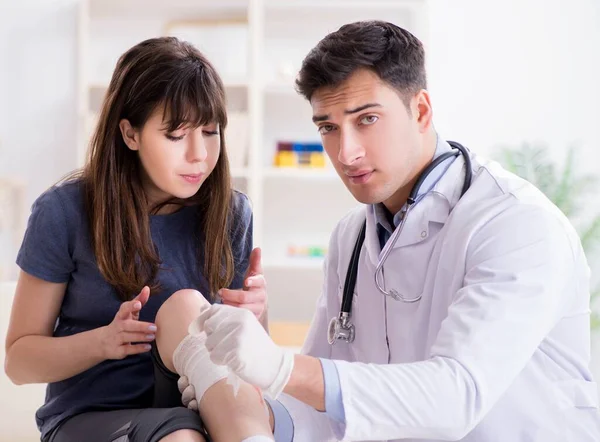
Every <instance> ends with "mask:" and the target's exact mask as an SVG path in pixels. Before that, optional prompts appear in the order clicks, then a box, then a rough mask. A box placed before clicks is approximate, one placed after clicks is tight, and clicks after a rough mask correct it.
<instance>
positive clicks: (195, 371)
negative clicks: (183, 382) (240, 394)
mask: <svg viewBox="0 0 600 442" xmlns="http://www.w3.org/2000/svg"><path fill="white" fill-rule="evenodd" d="M205 342H206V333H204V332H201V333H197V334H193V335H192V334H189V335H187V336H186V337H185V338H183V341H181V342H180V343H179V345H178V346H177V348H176V349H175V352H174V353H173V365H174V366H175V370H176V371H177V373H178V374H179V375H180V376H183V375H185V376H187V377H188V380H189V382H190V384H191V385H193V386H194V389H195V391H196V400H197V401H198V404H200V401H201V400H202V397H203V396H204V393H206V390H208V389H209V388H210V387H212V386H213V385H214V384H216V383H217V382H218V381H220V380H221V379H225V378H227V376H228V375H229V369H228V368H227V367H224V366H221V365H215V364H214V363H213V362H212V361H211V360H210V354H209V352H208V350H207V349H206V346H205V345H204V344H205Z"/></svg>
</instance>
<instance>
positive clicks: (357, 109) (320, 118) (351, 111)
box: [312, 103, 382, 123]
mask: <svg viewBox="0 0 600 442" xmlns="http://www.w3.org/2000/svg"><path fill="white" fill-rule="evenodd" d="M371 107H382V106H381V104H379V103H367V104H363V105H361V106H358V107H355V108H354V109H346V110H345V111H344V114H346V115H351V114H355V113H357V112H360V111H363V110H365V109H369V108H371ZM312 120H313V123H318V122H319V121H326V120H329V114H325V115H313V117H312Z"/></svg>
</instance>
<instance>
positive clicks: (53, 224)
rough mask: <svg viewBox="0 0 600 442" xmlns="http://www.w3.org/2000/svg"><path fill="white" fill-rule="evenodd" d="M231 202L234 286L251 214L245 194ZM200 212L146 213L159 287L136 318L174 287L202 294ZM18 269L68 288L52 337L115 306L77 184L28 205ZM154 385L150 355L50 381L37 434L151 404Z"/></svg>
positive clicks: (242, 268)
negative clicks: (76, 418)
mask: <svg viewBox="0 0 600 442" xmlns="http://www.w3.org/2000/svg"><path fill="white" fill-rule="evenodd" d="M234 202H235V204H234V205H233V206H234V209H233V212H234V213H233V222H232V231H231V232H230V239H231V244H232V250H233V256H234V261H235V265H236V266H235V277H234V280H233V282H232V284H231V285H230V287H231V288H240V287H242V285H243V277H244V274H245V272H246V269H247V267H248V260H249V257H250V252H251V250H252V211H251V208H250V204H249V202H248V199H247V197H246V196H245V195H244V194H242V193H239V192H235V194H234ZM199 210H200V209H199V207H184V208H182V209H180V210H178V211H177V212H175V213H172V214H168V215H154V216H151V221H150V222H151V233H152V241H153V242H154V244H155V246H156V247H157V249H158V253H159V256H160V259H161V261H162V265H161V268H160V270H159V272H158V280H159V282H160V284H161V287H162V290H161V291H160V292H158V293H156V292H154V293H151V296H150V299H149V301H148V303H147V304H146V305H145V306H144V307H143V308H142V310H141V312H140V320H142V321H148V322H154V321H155V318H156V313H157V311H158V309H159V307H160V306H161V305H162V303H163V302H164V301H165V300H166V299H167V298H168V297H169V296H170V295H171V294H172V293H174V292H176V291H177V290H180V289H186V288H193V289H196V290H199V291H200V292H201V293H204V294H206V295H208V293H209V290H208V282H207V280H206V278H205V277H204V275H203V272H202V269H203V268H204V259H203V258H201V257H200V255H202V253H199V239H198V238H199V232H200V231H201V226H200V217H199V215H198V213H199ZM17 264H18V265H19V266H20V267H21V269H23V271H25V272H27V273H29V274H30V275H33V276H36V277H38V278H40V279H43V280H46V281H50V282H57V283H64V282H66V283H67V288H66V292H65V296H64V300H63V303H62V305H61V308H60V314H59V317H58V321H57V324H56V327H55V330H54V334H53V335H54V336H57V337H58V336H70V335H73V334H75V333H80V332H83V331H86V330H91V329H94V328H97V327H102V326H105V325H108V324H110V323H111V322H112V320H113V319H114V316H115V314H116V313H117V311H118V309H119V306H120V305H121V302H122V301H121V300H119V298H118V297H117V295H116V291H115V290H114V289H113V287H112V286H110V285H109V284H108V283H107V282H106V281H105V279H104V278H103V277H102V275H101V274H100V271H99V270H98V267H97V264H96V259H95V256H94V253H93V252H92V248H91V242H90V232H89V223H88V221H87V217H86V214H85V209H84V200H83V185H82V184H81V182H80V181H72V182H68V183H64V184H61V185H58V186H54V187H52V188H51V189H49V190H48V191H46V192H45V193H44V194H42V195H41V196H40V197H39V198H38V199H37V200H36V201H35V203H34V204H33V207H32V213H31V216H30V218H29V221H28V226H27V230H26V232H25V237H24V239H23V244H22V246H21V249H20V250H19V253H18V256H17ZM140 290H141V287H140ZM132 295H135V294H132ZM153 386H154V375H153V366H152V361H151V358H150V354H149V353H144V354H140V355H131V356H128V357H126V358H124V359H122V360H106V361H104V362H102V363H100V364H98V365H96V366H94V367H92V368H90V369H89V370H87V371H85V372H83V373H80V374H78V375H76V376H74V377H72V378H69V379H65V380H64V381H60V382H54V383H50V384H48V387H47V390H46V401H45V404H44V405H43V406H42V407H41V408H40V409H39V410H38V411H37V413H36V421H37V424H38V427H39V428H40V431H41V432H42V437H44V436H46V434H48V433H49V432H50V431H52V429H54V428H55V427H56V426H57V425H58V424H59V423H60V422H61V421H63V420H64V419H65V418H67V417H70V416H73V415H75V414H78V413H81V412H83V411H90V410H110V409H122V408H146V407H150V406H151V405H152V391H153Z"/></svg>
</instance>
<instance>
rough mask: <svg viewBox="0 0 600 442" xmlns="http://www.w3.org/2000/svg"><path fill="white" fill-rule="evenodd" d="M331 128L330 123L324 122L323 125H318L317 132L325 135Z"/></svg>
mask: <svg viewBox="0 0 600 442" xmlns="http://www.w3.org/2000/svg"><path fill="white" fill-rule="evenodd" d="M332 130H333V125H332V124H324V125H323V126H319V132H320V133H321V135H325V134H327V133H329V132H331V131H332Z"/></svg>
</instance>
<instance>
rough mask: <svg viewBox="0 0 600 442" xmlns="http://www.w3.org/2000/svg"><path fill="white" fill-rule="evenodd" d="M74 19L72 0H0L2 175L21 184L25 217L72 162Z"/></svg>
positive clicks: (74, 111) (73, 164) (73, 139)
mask: <svg viewBox="0 0 600 442" xmlns="http://www.w3.org/2000/svg"><path fill="white" fill-rule="evenodd" d="M76 18H77V14H76V1H75V0H60V1H58V0H25V1H19V2H15V1H10V0H0V177H12V178H18V179H23V180H24V181H25V182H26V186H27V187H26V202H25V204H24V206H23V211H24V212H25V214H24V216H27V214H28V213H29V208H30V206H31V203H32V202H33V200H34V199H35V198H36V196H38V195H39V194H40V193H41V192H42V191H43V190H44V189H46V188H47V187H48V186H49V185H51V184H52V183H53V182H55V181H56V180H58V179H59V178H60V177H61V176H63V175H64V174H65V173H67V172H69V171H70V170H71V169H73V168H74V167H75V166H76V157H75V151H76V146H75V142H76V109H77V108H76V104H77V102H76V95H75V91H76V89H75V86H76V76H75V73H76V59H75V56H76ZM4 253H6V251H4ZM14 253H16V250H15V251H14ZM12 260H13V261H14V257H13V259H12Z"/></svg>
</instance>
